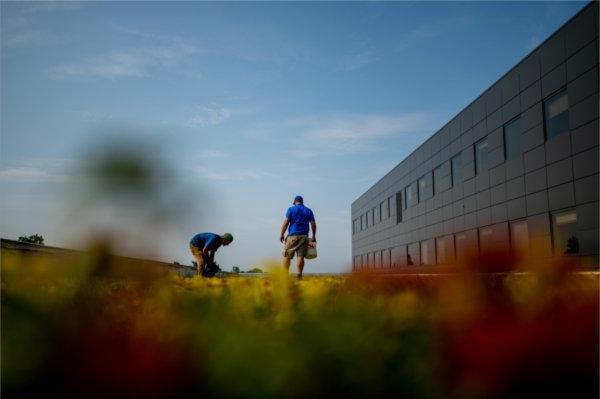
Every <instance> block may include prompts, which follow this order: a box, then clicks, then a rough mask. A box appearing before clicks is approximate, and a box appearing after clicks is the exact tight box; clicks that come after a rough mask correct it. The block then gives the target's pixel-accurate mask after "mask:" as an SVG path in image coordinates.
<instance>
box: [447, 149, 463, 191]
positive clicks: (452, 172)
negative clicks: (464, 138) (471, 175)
mask: <svg viewBox="0 0 600 399" xmlns="http://www.w3.org/2000/svg"><path fill="white" fill-rule="evenodd" d="M455 159H456V160H458V162H459V163H460V165H459V166H458V168H455V167H454V162H453V161H454V160H455ZM455 169H456V170H457V171H458V170H460V172H458V173H459V174H460V175H459V176H457V177H460V183H462V180H463V179H462V155H461V154H460V153H458V154H457V155H455V156H453V157H452V158H450V180H451V181H452V182H451V183H452V184H451V186H450V187H456V184H457V183H459V182H457V181H455V179H454V170H455Z"/></svg>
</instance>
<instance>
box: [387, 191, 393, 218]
mask: <svg viewBox="0 0 600 399" xmlns="http://www.w3.org/2000/svg"><path fill="white" fill-rule="evenodd" d="M392 197H393V196H391V197H388V199H387V203H388V217H391V216H392V214H393V212H392Z"/></svg>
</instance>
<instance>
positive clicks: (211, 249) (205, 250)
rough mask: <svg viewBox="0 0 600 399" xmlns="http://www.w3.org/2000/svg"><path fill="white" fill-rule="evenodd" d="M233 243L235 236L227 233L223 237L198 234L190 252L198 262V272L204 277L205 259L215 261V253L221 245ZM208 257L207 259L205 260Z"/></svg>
mask: <svg viewBox="0 0 600 399" xmlns="http://www.w3.org/2000/svg"><path fill="white" fill-rule="evenodd" d="M232 241H233V236H232V235H231V234H229V233H225V234H223V235H222V236H220V235H218V234H214V233H198V234H196V235H195V236H194V237H193V238H192V240H191V241H190V250H191V251H192V255H194V259H195V260H196V272H197V274H198V275H199V276H202V272H203V271H204V264H205V259H206V258H208V260H210V261H211V262H213V261H214V260H215V252H217V249H219V247H220V246H221V245H223V246H227V245H229V244H231V242H232ZM205 257H206V258H205Z"/></svg>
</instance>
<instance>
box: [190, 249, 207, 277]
mask: <svg viewBox="0 0 600 399" xmlns="http://www.w3.org/2000/svg"><path fill="white" fill-rule="evenodd" d="M190 249H191V250H192V255H193V256H194V260H195V261H196V275H198V276H202V272H203V271H204V257H203V256H202V252H201V250H200V249H198V248H195V247H190Z"/></svg>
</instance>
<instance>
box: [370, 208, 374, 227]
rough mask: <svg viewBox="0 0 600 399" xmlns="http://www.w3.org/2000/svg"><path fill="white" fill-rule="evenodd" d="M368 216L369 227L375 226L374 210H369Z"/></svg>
mask: <svg viewBox="0 0 600 399" xmlns="http://www.w3.org/2000/svg"><path fill="white" fill-rule="evenodd" d="M369 214H370V215H371V226H375V208H373V209H371V210H370V211H369Z"/></svg>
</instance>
